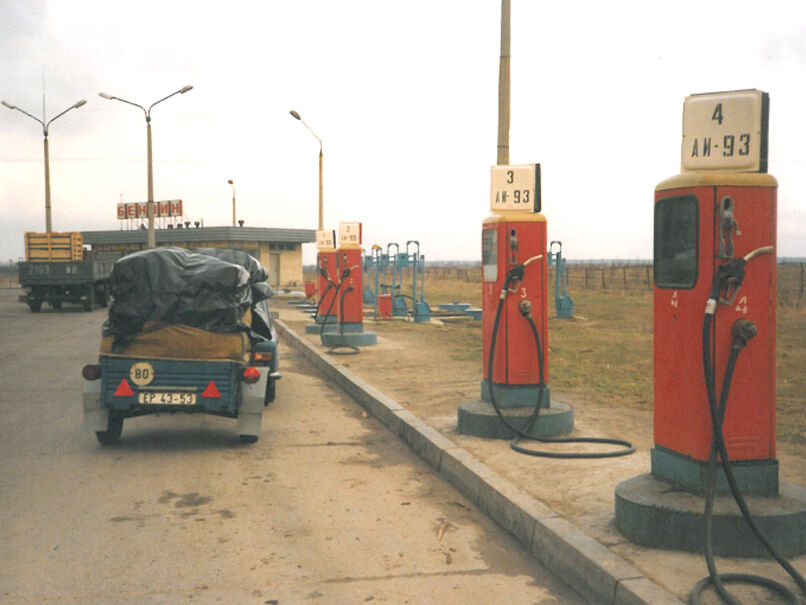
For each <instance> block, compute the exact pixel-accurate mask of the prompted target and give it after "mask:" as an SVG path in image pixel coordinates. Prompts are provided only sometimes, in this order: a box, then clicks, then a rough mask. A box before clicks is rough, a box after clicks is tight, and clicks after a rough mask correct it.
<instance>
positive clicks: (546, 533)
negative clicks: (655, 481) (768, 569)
mask: <svg viewBox="0 0 806 605" xmlns="http://www.w3.org/2000/svg"><path fill="white" fill-rule="evenodd" d="M275 325H276V326H277V330H278V332H280V334H281V335H282V336H283V337H284V338H285V339H286V342H288V344H290V345H291V346H293V347H294V348H295V349H297V350H298V351H299V352H300V353H301V354H302V355H303V357H305V358H306V359H307V360H308V361H309V362H310V363H311V364H312V365H313V366H314V367H315V368H317V369H318V370H319V371H320V372H321V373H322V374H324V376H325V377H326V378H328V379H329V380H331V381H332V382H333V383H334V384H336V385H337V386H338V387H340V388H341V389H342V390H343V391H344V392H345V393H347V394H348V395H350V397H352V398H353V399H355V400H356V401H358V403H360V404H361V405H362V406H363V407H364V408H366V410H367V411H368V412H369V413H370V414H372V415H373V416H375V417H376V418H377V419H378V420H380V421H381V422H382V423H383V424H385V425H386V426H387V427H388V428H389V429H390V430H391V431H392V432H393V433H395V434H396V435H397V436H398V437H400V438H401V439H402V440H403V441H404V442H405V443H406V444H408V445H409V447H411V448H412V449H413V450H414V451H415V452H416V453H417V455H419V456H420V457H421V458H422V459H423V460H425V461H426V462H427V463H428V464H429V465H430V466H431V467H432V468H433V469H434V470H436V471H437V472H438V473H439V474H440V475H442V477H443V478H445V479H446V480H447V481H448V482H450V483H451V484H452V485H453V486H454V487H455V488H456V489H458V490H459V491H460V492H462V494H464V495H465V496H466V497H467V498H468V499H469V500H470V501H472V502H473V503H474V504H476V506H478V507H479V509H480V510H481V511H482V512H483V513H484V514H486V515H487V516H488V517H489V518H490V519H492V520H493V521H495V522H496V523H498V524H499V525H500V526H501V527H503V528H504V529H505V530H506V531H508V532H509V533H510V534H512V535H513V536H514V537H515V538H516V539H517V540H518V541H519V542H520V543H521V544H522V545H523V546H524V547H525V548H526V549H527V550H529V552H530V553H531V554H532V556H533V557H535V559H537V560H538V561H540V562H541V563H542V564H543V565H545V566H546V567H547V568H548V569H550V570H551V571H553V572H554V573H556V574H558V575H559V576H560V577H562V578H563V579H564V580H565V581H566V582H567V583H568V584H569V585H571V586H573V587H574V588H575V589H576V590H577V591H579V592H580V593H581V594H582V596H583V597H585V598H586V599H588V600H589V601H591V602H593V603H602V604H605V603H608V604H613V605H641V604H646V605H672V604H675V605H680V604H681V603H682V601H680V599H678V598H677V597H676V596H675V595H673V594H672V593H670V592H668V591H667V590H666V589H665V588H663V587H661V586H659V585H658V584H656V583H655V582H653V581H652V580H650V579H649V578H647V577H646V576H644V574H642V573H641V572H640V571H638V570H637V569H636V568H635V567H633V566H632V565H631V564H630V563H628V562H627V561H625V560H624V559H622V558H621V557H619V556H617V555H615V554H613V553H612V552H610V550H608V549H607V548H606V547H605V546H603V545H601V544H599V543H598V542H597V541H596V540H594V539H593V538H591V537H590V536H588V535H587V534H585V533H584V532H582V531H581V530H579V529H578V528H577V527H575V526H574V525H573V524H572V523H570V522H569V521H567V520H566V519H564V518H562V517H561V516H560V515H559V514H557V513H556V512H555V511H553V510H552V509H550V508H549V507H547V506H546V505H544V504H543V503H541V502H540V501H539V500H537V499H535V498H533V497H532V496H530V495H529V494H527V493H525V492H524V491H523V490H521V489H520V488H519V487H518V486H516V485H515V484H514V483H512V482H511V481H509V480H508V479H506V478H504V477H502V476H500V475H499V474H498V473H496V472H495V471H493V470H492V469H491V468H490V467H488V466H486V465H485V464H483V463H482V462H480V461H478V460H477V459H476V458H474V457H473V456H472V455H471V454H470V452H468V451H467V450H465V449H463V448H461V447H459V446H458V445H457V444H456V443H454V442H453V441H451V440H450V439H448V438H447V437H445V436H444V435H443V434H442V433H440V432H439V431H437V430H436V429H434V428H432V427H430V426H428V425H427V424H425V423H424V422H423V421H422V420H420V419H419V418H417V417H416V416H415V415H414V414H412V413H411V412H409V411H408V410H406V409H405V408H403V406H401V405H400V404H399V403H398V402H397V401H395V400H394V399H392V398H390V397H387V396H386V395H384V394H383V393H381V392H380V391H379V390H378V389H377V388H375V387H373V386H372V385H370V384H369V383H367V382H366V381H365V380H362V379H361V378H359V377H358V376H356V375H355V374H354V373H353V372H351V371H350V370H349V369H347V368H345V367H343V366H342V365H341V364H340V363H338V362H337V361H334V360H333V359H330V358H328V357H327V356H325V355H324V353H323V352H322V351H320V350H319V349H317V348H316V347H315V346H314V345H312V344H310V343H309V342H307V341H306V340H304V339H303V338H301V337H300V336H299V335H298V334H297V333H296V332H295V331H294V330H292V329H291V328H289V327H288V326H287V325H286V324H284V323H283V322H282V321H280V320H276V321H275Z"/></svg>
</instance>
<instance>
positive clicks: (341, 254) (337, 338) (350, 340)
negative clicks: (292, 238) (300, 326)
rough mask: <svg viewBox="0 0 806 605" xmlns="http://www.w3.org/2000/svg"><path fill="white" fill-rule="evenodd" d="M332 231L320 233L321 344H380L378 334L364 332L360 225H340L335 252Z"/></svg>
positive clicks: (318, 319)
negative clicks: (330, 235)
mask: <svg viewBox="0 0 806 605" xmlns="http://www.w3.org/2000/svg"><path fill="white" fill-rule="evenodd" d="M329 233H330V234H332V233H333V232H332V231H331V232H328V231H322V232H321V242H320V236H319V232H317V247H318V248H319V253H318V257H319V258H318V268H319V281H318V285H319V288H320V292H321V294H320V296H319V303H318V305H317V311H316V315H315V317H316V319H315V323H314V325H313V329H312V330H309V328H311V326H306V328H305V331H306V333H309V332H310V331H313V332H319V334H320V336H321V339H322V344H323V345H325V346H328V347H332V348H338V347H348V348H352V349H357V347H360V346H366V345H375V344H378V335H377V334H376V333H375V332H366V331H364V300H363V286H362V277H363V267H362V262H363V256H364V250H363V249H362V248H361V223H354V222H350V223H340V224H339V245H338V248H336V249H335V250H333V248H332V247H331V246H332V243H331V242H332V237H328V234H329Z"/></svg>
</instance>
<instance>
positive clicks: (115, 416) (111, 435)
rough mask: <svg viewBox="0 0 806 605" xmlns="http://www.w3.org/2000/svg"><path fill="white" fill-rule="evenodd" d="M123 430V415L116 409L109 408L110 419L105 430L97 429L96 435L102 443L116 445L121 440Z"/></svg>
mask: <svg viewBox="0 0 806 605" xmlns="http://www.w3.org/2000/svg"><path fill="white" fill-rule="evenodd" d="M122 432H123V415H122V414H121V413H120V412H116V411H115V410H109V419H108V420H107V423H106V430H105V431H95V436H96V437H97V438H98V441H99V442H100V443H101V445H115V444H116V443H118V442H119V441H120V435H121V433H122Z"/></svg>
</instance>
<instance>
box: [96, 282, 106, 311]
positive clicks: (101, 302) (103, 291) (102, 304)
mask: <svg viewBox="0 0 806 605" xmlns="http://www.w3.org/2000/svg"><path fill="white" fill-rule="evenodd" d="M99 290H100V292H101V293H100V294H99V295H98V305H99V306H100V307H106V306H107V305H108V304H109V284H108V283H106V282H104V283H103V284H102V285H101V286H100V288H99Z"/></svg>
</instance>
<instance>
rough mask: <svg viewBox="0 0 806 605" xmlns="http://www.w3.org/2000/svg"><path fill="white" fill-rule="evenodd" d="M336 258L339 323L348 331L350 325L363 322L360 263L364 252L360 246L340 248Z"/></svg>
mask: <svg viewBox="0 0 806 605" xmlns="http://www.w3.org/2000/svg"><path fill="white" fill-rule="evenodd" d="M336 254H337V256H338V266H339V269H338V274H339V284H340V287H339V290H338V296H339V303H338V305H339V323H340V324H343V325H344V326H345V329H349V326H350V325H351V324H362V323H363V322H364V300H363V295H362V291H361V288H362V287H363V283H362V279H361V278H362V271H361V262H362V260H363V256H364V251H363V250H362V249H361V246H349V245H343V246H340V247H339V249H338V251H337V252H336Z"/></svg>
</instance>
